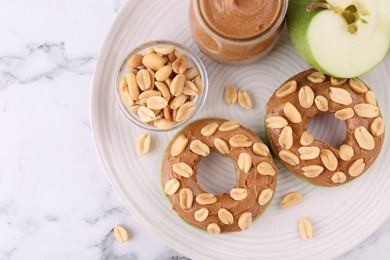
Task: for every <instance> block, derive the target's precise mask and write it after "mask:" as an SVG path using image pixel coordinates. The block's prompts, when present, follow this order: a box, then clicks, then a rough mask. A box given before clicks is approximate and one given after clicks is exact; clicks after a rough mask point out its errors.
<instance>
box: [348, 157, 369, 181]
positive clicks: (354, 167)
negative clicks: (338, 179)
mask: <svg viewBox="0 0 390 260" xmlns="http://www.w3.org/2000/svg"><path fill="white" fill-rule="evenodd" d="M365 167H366V164H365V162H364V160H363V159H358V160H356V161H354V162H353V163H352V164H351V165H350V166H349V168H348V173H349V175H351V176H352V177H357V176H359V175H361V174H362V173H363V171H364V168H365Z"/></svg>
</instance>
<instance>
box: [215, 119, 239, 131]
mask: <svg viewBox="0 0 390 260" xmlns="http://www.w3.org/2000/svg"><path fill="white" fill-rule="evenodd" d="M237 128H240V125H239V124H237V122H236V121H233V120H230V121H226V122H224V123H223V124H222V125H220V126H219V128H218V130H219V131H221V132H228V131H232V130H235V129H237Z"/></svg>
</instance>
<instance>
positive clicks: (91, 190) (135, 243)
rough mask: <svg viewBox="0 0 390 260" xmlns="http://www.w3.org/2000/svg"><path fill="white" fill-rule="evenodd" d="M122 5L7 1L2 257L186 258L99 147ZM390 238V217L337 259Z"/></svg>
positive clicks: (380, 246)
mask: <svg viewBox="0 0 390 260" xmlns="http://www.w3.org/2000/svg"><path fill="white" fill-rule="evenodd" d="M170 1H171V0H170ZM122 4H123V0H106V1H93V0H78V1H76V0H51V1H50V0H34V1H27V0H20V1H5V0H0V32H1V39H0V122H1V126H0V259H98V258H100V259H187V258H186V257H185V256H182V255H181V254H180V253H177V252H175V251H174V250H172V249H170V248H168V247H166V246H165V245H164V243H163V241H159V240H158V239H157V238H156V237H155V236H154V235H153V234H151V233H150V231H149V230H148V229H147V228H146V227H144V226H142V225H141V224H140V223H139V222H138V221H137V219H135V218H134V217H133V216H132V215H131V214H130V213H129V212H127V210H126V209H125V208H124V207H123V206H122V204H121V202H120V200H119V199H118V197H117V196H116V194H115V192H114V191H113V189H112V188H111V186H110V184H109V182H108V180H107V178H106V176H105V175H104V172H103V169H102V167H101V165H100V162H99V159H98V156H97V153H96V151H95V147H94V143H93V139H92V135H91V129H90V118H89V108H90V100H89V95H90V88H91V80H92V74H93V69H94V64H95V61H96V57H97V54H98V52H99V48H100V46H101V45H102V41H103V39H104V37H105V34H106V32H107V31H108V29H109V26H110V24H111V22H112V20H113V19H114V17H115V15H116V13H117V12H118V10H119V8H120V6H121V5H122ZM117 224H121V225H123V226H125V227H126V228H127V229H128V230H129V234H130V239H129V242H127V243H123V244H121V243H119V242H117V241H116V240H115V239H114V235H113V231H112V229H113V227H114V226H115V225H117ZM389 245H390V220H389V221H387V222H386V223H385V224H384V225H383V226H382V227H381V228H380V229H379V230H378V231H377V232H375V233H374V234H373V235H372V236H371V237H370V238H368V239H367V240H366V241H365V242H364V243H362V244H361V245H359V246H358V247H357V248H355V249H354V250H352V251H351V252H349V253H347V254H346V255H344V256H342V257H340V259H344V260H352V259H390V246H389ZM320 258H324V259H325V257H320Z"/></svg>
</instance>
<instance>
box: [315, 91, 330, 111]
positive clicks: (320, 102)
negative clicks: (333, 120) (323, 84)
mask: <svg viewBox="0 0 390 260" xmlns="http://www.w3.org/2000/svg"><path fill="white" fill-rule="evenodd" d="M314 103H315V104H316V107H317V109H318V110H320V111H322V112H326V111H328V110H329V104H328V100H327V99H326V98H325V97H324V96H321V95H320V96H317V97H316V98H315V99H314Z"/></svg>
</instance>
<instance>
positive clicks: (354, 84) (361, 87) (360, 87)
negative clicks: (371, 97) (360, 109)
mask: <svg viewBox="0 0 390 260" xmlns="http://www.w3.org/2000/svg"><path fill="white" fill-rule="evenodd" d="M349 86H350V87H351V89H353V91H355V92H356V93H358V94H363V93H366V92H367V91H368V88H367V86H366V84H364V82H363V81H361V80H360V79H358V78H353V79H350V80H349Z"/></svg>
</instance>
